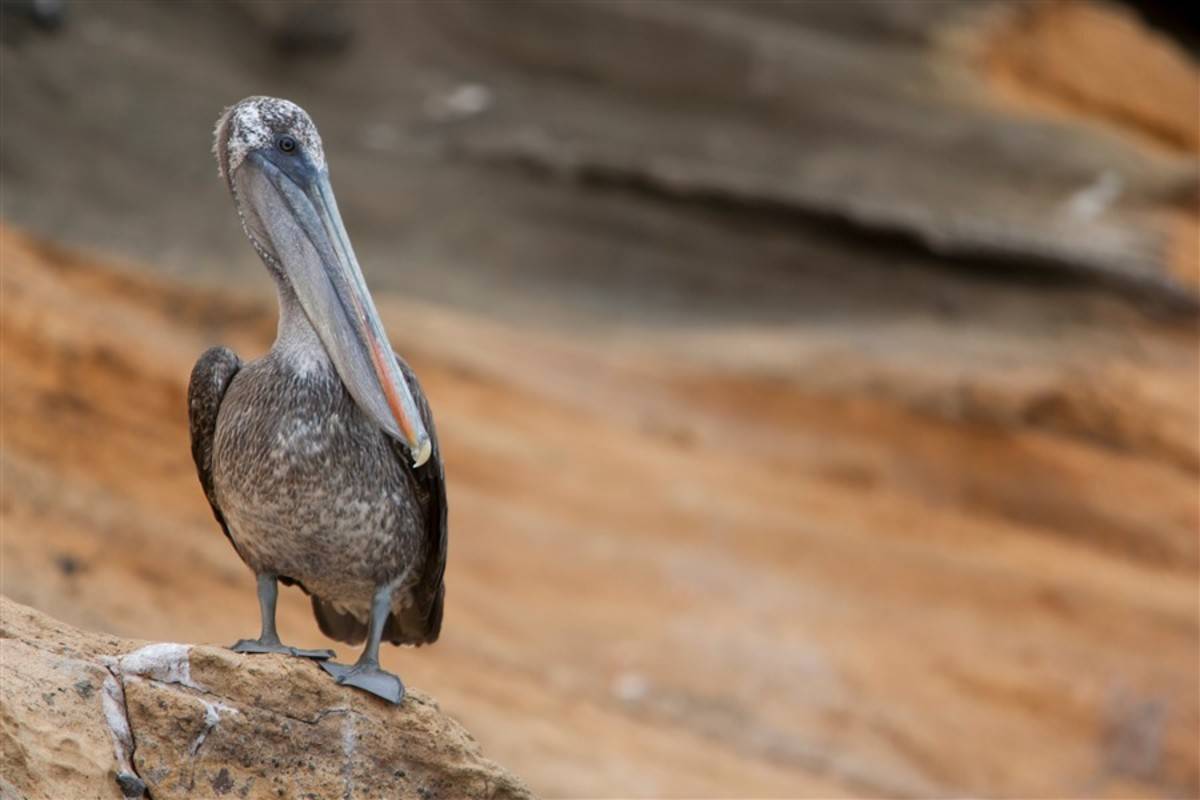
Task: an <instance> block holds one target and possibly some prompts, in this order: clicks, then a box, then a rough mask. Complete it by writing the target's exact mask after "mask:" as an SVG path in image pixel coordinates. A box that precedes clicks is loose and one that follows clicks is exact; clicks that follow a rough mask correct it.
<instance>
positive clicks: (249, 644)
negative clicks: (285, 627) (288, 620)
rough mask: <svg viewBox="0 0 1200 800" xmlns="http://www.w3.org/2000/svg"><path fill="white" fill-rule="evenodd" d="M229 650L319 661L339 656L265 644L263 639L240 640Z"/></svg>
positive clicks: (323, 651)
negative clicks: (275, 654)
mask: <svg viewBox="0 0 1200 800" xmlns="http://www.w3.org/2000/svg"><path fill="white" fill-rule="evenodd" d="M229 649H230V650H232V651H233V652H235V653H282V654H283V655H285V656H298V657H300V658H312V659H315V660H317V661H323V660H324V659H327V658H333V657H334V656H336V655H337V653H335V652H333V651H332V650H301V649H300V648H299V647H288V646H287V645H286V644H283V643H282V642H270V641H266V642H264V641H263V640H261V639H239V640H238V641H236V642H234V643H233V645H232V646H231V647H230V648H229Z"/></svg>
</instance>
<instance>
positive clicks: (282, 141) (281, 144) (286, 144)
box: [275, 134, 296, 153]
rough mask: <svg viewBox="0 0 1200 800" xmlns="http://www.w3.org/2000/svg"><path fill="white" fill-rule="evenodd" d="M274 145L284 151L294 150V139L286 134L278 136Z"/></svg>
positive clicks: (290, 151)
mask: <svg viewBox="0 0 1200 800" xmlns="http://www.w3.org/2000/svg"><path fill="white" fill-rule="evenodd" d="M275 146H276V147H278V148H279V150H280V151H281V152H284V153H294V152H296V140H295V139H293V138H292V137H291V136H287V135H286V134H285V135H283V136H280V137H279V139H278V140H277V141H276V142H275Z"/></svg>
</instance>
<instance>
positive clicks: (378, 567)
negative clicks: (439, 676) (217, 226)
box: [188, 97, 446, 703]
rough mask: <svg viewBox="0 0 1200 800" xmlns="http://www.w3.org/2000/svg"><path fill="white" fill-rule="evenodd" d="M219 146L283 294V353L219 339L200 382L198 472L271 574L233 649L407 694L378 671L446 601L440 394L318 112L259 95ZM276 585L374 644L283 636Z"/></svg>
mask: <svg viewBox="0 0 1200 800" xmlns="http://www.w3.org/2000/svg"><path fill="white" fill-rule="evenodd" d="M214 151H215V153H216V156H217V163H218V165H219V167H220V172H221V177H222V178H224V179H225V183H226V184H227V185H228V187H229V191H230V193H231V194H232V195H233V203H234V206H235V207H236V208H237V212H238V216H239V217H240V218H241V221H242V228H243V229H244V230H245V232H246V235H247V236H248V237H249V238H250V243H251V244H252V245H253V246H254V249H255V250H257V251H258V254H259V256H260V257H261V258H262V260H263V262H264V263H265V264H266V265H267V269H268V270H269V271H270V273H271V276H272V277H273V278H274V279H275V285H276V287H277V290H278V295H279V328H278V334H277V336H276V338H275V343H274V345H273V346H272V347H271V350H270V352H268V353H267V354H266V355H265V356H263V357H262V358H259V359H257V360H255V361H250V362H248V363H242V362H241V361H240V360H239V359H238V357H237V355H235V354H234V353H233V351H232V350H229V349H228V348H225V347H214V348H212V349H211V350H209V351H207V352H206V353H205V354H204V355H203V356H201V357H200V360H199V361H197V362H196V366H195V368H194V369H193V370H192V377H191V382H190V384H189V386H188V414H189V421H190V424H191V434H192V455H193V457H194V459H195V461H196V470H197V472H198V473H199V475H200V483H201V485H202V486H203V488H204V493H205V495H206V496H207V497H208V502H209V503H210V504H211V505H212V510H213V514H214V515H215V516H216V518H217V522H218V523H220V525H221V528H222V530H224V532H225V535H226V536H227V537H228V538H229V541H230V542H231V543H232V544H233V547H234V549H235V550H236V551H237V554H238V555H239V556H240V557H241V559H242V561H244V562H245V563H246V565H247V566H249V567H250V569H252V570H253V571H254V573H255V575H257V577H258V601H259V607H260V610H261V612H262V633H261V634H260V635H259V637H258V638H257V639H243V640H241V641H239V642H237V643H236V644H234V645H233V649H234V650H235V651H238V652H241V653H289V654H291V655H297V656H304V657H308V658H314V659H320V660H322V661H321V666H322V668H324V669H325V670H326V671H327V672H329V673H330V674H332V675H333V676H334V677H335V678H336V679H337V681H338V683H344V684H348V685H350V686H356V687H358V688H360V689H364V690H366V691H368V692H371V693H372V694H375V695H378V696H379V697H382V698H384V699H386V700H389V701H391V702H393V703H399V702H400V700H401V699H402V698H403V697H404V684H403V683H401V682H400V679H399V678H398V677H396V676H395V675H392V674H391V673H388V672H384V671H383V670H381V669H380V668H379V643H380V641H381V640H382V639H387V640H388V641H389V642H391V643H393V644H414V645H420V644H424V643H431V642H433V641H435V640H436V639H437V637H438V633H439V631H440V629H441V624H442V603H443V598H444V595H445V587H444V584H443V574H444V572H445V566H446V489H445V477H444V473H443V469H442V460H441V452H440V451H439V448H438V443H437V436H436V434H435V432H434V428H433V417H432V415H431V413H430V410H429V404H428V403H427V402H426V400H425V396H424V394H422V392H421V387H420V386H419V385H418V383H417V379H416V376H415V375H413V372H412V370H411V369H410V368H409V367H408V365H407V364H406V363H405V362H404V360H403V359H401V358H400V357H399V356H397V355H395V354H394V353H393V352H392V349H391V347H390V345H389V344H388V338H387V335H386V334H385V333H384V330H383V324H382V323H381V322H380V320H379V315H378V313H377V312H376V310H375V303H374V302H373V301H372V299H371V294H370V292H368V291H367V285H366V283H365V282H364V280H363V275H362V272H361V271H360V269H359V266H358V261H357V260H356V259H355V257H354V250H353V249H352V248H351V247H350V240H349V238H348V236H347V235H346V230H345V228H344V227H343V226H342V219H341V216H340V215H339V214H338V208H337V203H336V202H335V201H334V198H333V190H332V189H331V188H330V184H329V170H328V169H327V168H326V166H325V155H324V152H323V150H322V148H321V139H320V137H319V136H318V135H317V129H316V127H315V126H314V125H313V123H312V120H310V119H309V117H308V114H306V113H305V112H304V110H303V109H301V108H300V107H299V106H297V105H295V104H294V103H291V102H289V101H287V100H279V99H275V98H270V97H250V98H247V99H245V100H243V101H241V102H240V103H238V104H237V105H235V106H232V107H231V108H229V109H227V110H226V111H225V113H224V114H222V116H221V118H220V120H219V121H218V122H217V128H216V141H215V144H214ZM277 581H282V582H283V583H284V585H292V584H295V585H297V586H299V587H300V588H301V589H303V590H304V591H305V592H306V593H307V594H309V595H310V596H311V600H312V608H313V613H314V614H315V615H316V618H317V623H318V625H319V626H320V628H321V631H322V632H323V633H324V634H325V635H326V636H329V637H331V638H333V639H337V640H339V641H343V642H347V643H349V644H357V643H358V642H361V641H362V640H363V639H364V638H365V639H366V641H367V644H366V647H365V648H364V649H363V652H362V655H361V656H360V657H359V659H358V661H357V662H356V663H355V664H353V665H343V664H335V663H332V662H328V661H324V660H323V659H327V658H332V657H333V655H334V654H333V652H332V651H330V650H299V649H296V648H293V647H288V646H286V645H284V644H283V643H281V642H280V641H279V636H278V634H277V632H276V629H275V600H276V594H277V591H278V587H277Z"/></svg>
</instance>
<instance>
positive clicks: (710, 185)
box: [0, 0, 1200, 797]
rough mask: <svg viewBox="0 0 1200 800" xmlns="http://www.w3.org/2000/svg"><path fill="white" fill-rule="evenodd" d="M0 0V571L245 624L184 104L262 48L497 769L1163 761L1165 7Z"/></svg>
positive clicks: (440, 660)
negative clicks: (408, 461) (439, 564)
mask: <svg viewBox="0 0 1200 800" xmlns="http://www.w3.org/2000/svg"><path fill="white" fill-rule="evenodd" d="M3 10H4V16H3V18H2V19H3V31H2V35H0V42H2V44H0V90H2V93H3V94H2V108H0V111H2V115H0V180H2V195H0V215H2V216H3V219H4V222H5V223H6V226H7V227H6V229H5V231H4V233H3V235H2V237H0V256H2V258H3V336H2V337H0V348H2V351H3V352H2V355H3V386H2V389H0V392H2V396H0V399H2V401H3V423H4V424H3V436H4V446H3V454H2V456H0V459H2V460H0V467H2V468H3V491H2V498H0V514H2V517H0V521H2V523H3V526H4V527H3V545H2V549H0V554H2V556H3V567H2V570H0V577H2V579H3V587H2V588H3V592H4V593H5V594H6V595H8V596H10V597H12V598H13V599H15V600H17V601H19V602H22V603H27V604H30V605H33V606H35V607H37V608H39V609H42V610H44V611H47V612H48V613H51V614H53V615H55V616H57V617H59V618H60V619H63V620H66V621H68V622H70V623H73V624H76V625H81V626H84V627H87V628H91V629H96V630H103V631H106V632H111V633H115V634H119V635H124V636H133V637H138V638H145V639H175V640H182V641H203V642H217V643H225V642H229V641H233V640H234V639H236V638H239V637H240V636H242V635H245V634H246V633H247V631H250V630H251V628H252V626H253V625H254V624H256V623H255V620H256V619H257V617H256V615H255V611H256V606H255V601H254V595H253V585H252V583H253V582H252V580H251V577H250V576H249V574H248V573H247V572H246V570H245V569H244V567H242V565H241V564H240V562H239V561H238V560H237V557H236V555H235V554H234V553H233V552H232V550H231V549H230V548H229V547H228V545H227V544H226V542H225V540H224V537H222V536H220V535H218V532H217V529H216V527H215V525H214V524H213V523H212V521H211V518H210V517H209V516H208V510H207V507H206V505H205V503H204V500H203V498H202V495H201V493H200V491H199V487H198V485H197V484H196V480H195V476H194V474H193V471H192V467H191V463H190V458H189V454H188V447H187V435H186V421H185V407H184V401H183V394H184V389H185V386H186V381H187V376H188V373H189V371H190V369H191V365H192V363H193V362H194V360H195V358H196V356H197V355H198V354H199V353H200V352H201V350H202V349H203V348H204V347H206V346H208V345H210V344H215V343H219V342H220V343H227V344H231V345H234V346H236V347H237V348H238V349H239V350H240V352H241V353H242V354H243V356H252V355H254V354H257V353H260V352H262V351H263V349H265V347H267V346H269V343H270V341H271V337H272V334H273V329H274V308H273V306H274V300H273V296H272V292H271V290H270V284H269V281H268V279H267V276H266V272H265V270H264V269H263V268H262V267H261V265H260V264H259V263H258V261H257V257H256V256H255V255H254V253H253V251H252V250H251V249H250V248H249V247H248V245H247V243H246V242H245V240H244V238H243V236H242V234H241V231H240V230H239V228H238V225H237V223H236V217H235V215H234V213H233V211H232V209H231V207H230V203H229V200H228V198H227V196H226V193H225V190H224V188H223V186H222V185H221V182H220V181H219V179H218V178H217V176H216V167H215V164H214V162H213V159H212V156H211V154H210V152H209V150H210V146H211V141H210V139H211V130H212V126H213V123H214V121H215V119H216V117H217V115H218V113H219V112H220V110H221V109H222V108H223V107H225V106H227V105H229V104H231V103H233V102H235V101H236V100H238V99H240V98H241V97H243V96H246V95H249V94H276V95H281V96H285V97H289V98H291V99H293V100H295V101H296V102H298V103H300V104H301V105H303V106H304V107H305V108H307V109H308V110H309V111H310V113H311V114H312V116H313V117H314V119H315V120H316V122H317V124H318V125H319V126H320V129H321V132H322V134H323V136H324V139H325V147H326V151H327V153H328V155H329V159H330V162H331V169H332V173H333V182H334V186H335V188H336V190H337V192H338V200H339V205H340V206H341V209H342V213H343V216H344V218H345V220H346V224H347V227H348V229H349V231H350V233H351V235H352V236H353V238H354V242H355V247H356V249H357V251H358V254H359V258H360V260H361V262H362V264H363V266H364V269H365V271H366V272H367V277H368V280H369V281H370V282H371V284H372V286H373V287H374V288H375V290H376V295H377V300H378V301H379V304H380V307H381V311H382V312H383V314H384V316H385V321H386V323H387V324H388V329H389V332H390V333H391V335H392V338H393V340H394V343H395V344H396V346H397V349H398V350H399V351H400V352H402V353H404V354H405V355H406V357H409V359H410V361H412V362H413V363H414V365H415V366H416V367H417V369H418V371H419V372H420V374H421V376H422V380H423V382H424V384H425V386H426V389H427V392H428V394H429V395H430V397H431V400H432V402H433V405H434V409H435V411H436V413H437V414H438V421H439V430H440V431H441V434H442V437H443V439H444V446H445V449H446V452H447V460H448V471H449V479H450V482H451V527H452V531H453V536H452V547H451V564H450V568H449V577H448V586H449V595H448V597H449V600H448V610H447V622H446V628H445V633H444V636H443V640H442V641H441V642H439V644H438V645H437V646H436V647H434V648H431V649H422V650H419V651H403V652H400V651H393V652H391V653H390V654H389V655H388V661H389V666H390V667H391V668H393V669H396V670H398V671H399V672H400V673H401V674H403V675H405V676H406V678H408V680H409V682H410V683H411V684H413V685H414V686H417V687H419V688H421V689H423V690H426V691H428V692H430V693H431V694H433V695H435V696H436V697H438V698H439V700H440V702H441V704H442V707H443V708H444V709H445V710H446V711H447V712H448V713H450V714H452V715H454V716H456V717H458V718H459V719H461V720H462V721H463V722H464V724H465V725H466V726H467V727H468V728H469V729H470V730H472V731H473V732H475V733H476V734H477V735H478V736H479V737H480V739H481V740H482V744H483V746H484V749H485V750H486V751H487V752H488V753H489V754H490V755H491V756H492V757H494V758H496V760H497V761H499V762H500V763H502V764H505V765H506V766H508V767H509V768H511V769H512V770H513V771H514V772H515V773H516V774H518V775H521V776H522V777H524V778H526V779H527V780H528V781H529V782H530V784H531V785H532V786H533V788H534V789H535V790H537V791H539V792H540V793H543V794H545V795H546V796H551V797H583V796H588V797H603V796H617V795H621V796H634V797H664V796H704V797H733V796H762V797H797V796H817V795H819V796H832V795H849V796H935V795H937V796H944V795H964V794H973V795H1007V796H1055V797H1066V796H1072V797H1097V796H1112V797H1135V796H1136V797H1158V796H1161V797H1191V796H1195V795H1196V794H1197V792H1198V791H1200V758H1198V756H1197V730H1198V726H1200V707H1198V704H1200V691H1198V689H1197V683H1198V678H1200V663H1198V646H1200V635H1198V629H1197V626H1198V623H1200V611H1198V608H1197V604H1198V594H1197V577H1198V572H1200V558H1198V540H1197V532H1198V530H1197V529H1198V527H1200V508H1198V501H1200V492H1198V488H1200V487H1198V483H1197V479H1198V477H1200V409H1198V405H1200V376H1198V372H1197V370H1198V360H1197V359H1198V355H1200V353H1198V347H1197V344H1198V338H1197V320H1198V317H1197V309H1198V307H1200V306H1198V302H1197V296H1198V295H1197V291H1198V287H1200V277H1198V276H1200V266H1198V264H1200V256H1198V250H1200V224H1198V216H1197V215H1198V210H1197V208H1198V188H1197V164H1198V161H1197V159H1198V157H1200V84H1198V81H1200V73H1198V71H1197V65H1196V58H1195V43H1196V30H1197V28H1196V24H1195V17H1194V16H1193V15H1189V14H1188V13H1186V12H1184V11H1181V10H1179V9H1175V10H1172V9H1171V8H1170V7H1169V6H1168V5H1167V4H1158V3H1146V4H1143V5H1141V6H1132V5H1113V4H1105V3H1092V2H1082V0H1080V1H1078V2H1058V3H1055V2H1023V3H1009V2H987V3H982V2H981V3H941V2H900V1H899V0H896V1H895V2H886V3H879V2H869V3H867V2H864V3H856V2H829V3H822V2H803V3H777V2H753V1H752V0H748V1H746V2H734V1H733V0H729V1H728V2H669V1H668V0H657V1H655V2H645V3H621V2H585V1H583V0H578V1H577V2H570V3H563V2H514V3H489V2H476V3H465V2H453V1H452V2H440V3H364V4H344V5H326V4H307V3H270V4H268V3H255V2H243V3H229V4H223V5H219V6H208V5H203V4H199V3H172V4H168V3H143V2H120V3H116V2H114V3H108V2H88V3H83V2H78V3H70V4H59V5H56V4H52V3H51V4H44V3H24V4H22V3H8V2H6V3H5V4H4V6H3ZM1189 48H1191V49H1189ZM281 605H282V619H281V624H282V627H283V631H284V633H285V634H286V635H288V636H290V637H291V638H293V639H295V640H296V641H297V642H298V643H301V644H304V645H312V644H316V643H317V642H318V641H319V634H318V633H317V631H316V629H315V625H313V624H312V622H311V619H310V618H309V614H308V611H307V604H306V603H305V602H304V599H303V598H302V597H301V596H300V595H299V594H298V593H295V592H292V593H288V595H287V597H286V599H285V600H284V601H283V602H282V603H281Z"/></svg>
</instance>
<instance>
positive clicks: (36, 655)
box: [0, 597, 532, 800]
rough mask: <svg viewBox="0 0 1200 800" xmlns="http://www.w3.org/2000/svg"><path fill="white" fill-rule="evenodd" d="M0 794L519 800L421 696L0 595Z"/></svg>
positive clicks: (516, 789) (515, 784)
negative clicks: (369, 689) (106, 625)
mask: <svg viewBox="0 0 1200 800" xmlns="http://www.w3.org/2000/svg"><path fill="white" fill-rule="evenodd" d="M0 763H2V766H3V768H2V770H0V772H2V775H3V777H0V798H3V800H8V798H63V797H74V798H121V797H151V798H154V800H164V799H165V798H175V797H178V798H190V797H224V796H229V797H231V798H246V799H247V800H250V799H251V798H283V797H286V798H314V799H315V798H327V797H329V798H333V797H336V798H376V797H380V798H382V797H387V798H413V799H414V800H434V799H435V798H455V800H457V799H458V798H495V800H506V799H508V798H512V799H514V800H521V799H524V798H531V797H532V795H531V793H530V792H529V790H528V789H527V788H526V787H525V786H524V785H523V784H522V783H521V782H520V781H519V780H518V779H517V778H515V777H513V776H512V775H511V774H509V773H508V772H507V771H506V770H504V769H503V768H502V767H500V766H498V765H497V764H495V763H493V762H491V761H489V760H487V759H486V758H484V757H483V756H482V754H481V753H480V749H479V745H478V744H477V743H476V742H475V740H474V739H473V738H472V737H471V735H470V733H468V732H467V731H466V730H465V729H464V728H463V727H462V726H461V725H459V724H458V723H457V722H455V721H454V720H453V719H451V718H449V717H447V716H446V715H445V714H443V713H442V712H441V711H440V710H439V709H438V706H437V703H436V702H435V701H434V700H433V699H432V698H431V697H429V696H427V695H424V694H422V693H420V692H417V691H410V692H409V695H408V697H407V699H406V700H405V702H404V704H403V705H402V706H400V707H399V708H394V707H391V706H389V705H387V704H386V703H383V702H382V701H378V700H376V699H374V698H371V697H368V696H366V695H363V694H361V693H358V692H354V691H351V690H347V689H344V688H343V687H339V686H337V685H335V684H334V683H333V682H332V681H330V680H328V678H327V677H326V676H325V675H324V674H323V673H321V672H320V670H319V669H318V668H317V667H316V666H315V665H313V664H311V663H306V662H304V661H302V660H300V659H290V658H286V657H283V656H241V655H237V654H235V653H231V652H229V651H227V650H223V649H221V648H217V647H206V646H202V645H186V644H170V643H156V644H147V643H145V642H138V641H132V640H123V639H118V638H116V637H112V636H105V635H100V634H92V633H87V632H84V631H80V630H77V629H75V628H71V627H70V626H68V625H65V624H63V623H60V622H58V621H56V620H53V619H51V618H49V617H47V616H45V615H43V614H40V613H39V612H37V611H34V610H33V609H30V608H27V607H25V606H22V605H19V604H17V603H14V602H12V601H10V600H8V599H7V598H3V597H0Z"/></svg>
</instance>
